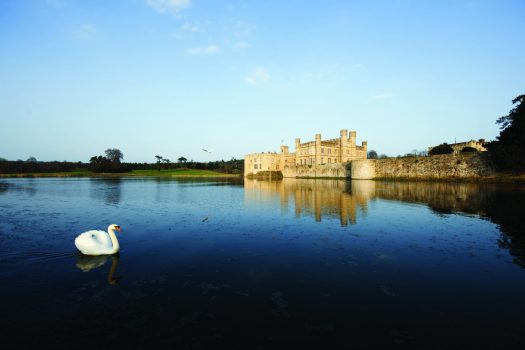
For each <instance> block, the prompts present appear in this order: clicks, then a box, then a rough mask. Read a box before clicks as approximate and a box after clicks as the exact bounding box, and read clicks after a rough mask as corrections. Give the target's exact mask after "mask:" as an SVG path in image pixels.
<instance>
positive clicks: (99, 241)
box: [75, 224, 120, 255]
mask: <svg viewBox="0 0 525 350" xmlns="http://www.w3.org/2000/svg"><path fill="white" fill-rule="evenodd" d="M115 230H117V231H120V226H119V225H115V224H111V225H109V226H108V232H104V231H100V230H91V231H87V232H84V233H81V234H80V235H78V237H77V238H75V246H76V247H77V249H78V250H80V251H81V252H82V254H85V255H109V254H115V253H117V252H118V251H119V249H120V246H119V244H118V240H117V236H115Z"/></svg>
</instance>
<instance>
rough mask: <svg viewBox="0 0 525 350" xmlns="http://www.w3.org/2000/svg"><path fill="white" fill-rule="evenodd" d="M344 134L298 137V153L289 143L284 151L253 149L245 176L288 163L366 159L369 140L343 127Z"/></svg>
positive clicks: (343, 161) (313, 164)
mask: <svg viewBox="0 0 525 350" xmlns="http://www.w3.org/2000/svg"><path fill="white" fill-rule="evenodd" d="M340 135H341V136H340V137H339V138H336V139H330V140H321V134H316V135H315V140H314V141H309V142H305V143H301V139H299V138H296V139H295V153H290V152H289V149H288V146H284V145H283V146H281V152H280V153H276V152H267V153H264V152H263V153H252V154H247V155H246V156H244V176H249V175H256V174H257V173H258V172H261V171H278V172H284V170H285V167H288V168H290V167H295V166H316V167H318V166H320V165H321V166H322V165H329V164H343V163H348V162H350V161H353V160H358V159H366V156H367V142H366V141H363V142H362V143H361V146H357V145H356V132H355V131H350V133H348V131H347V130H344V129H343V130H341V133H340Z"/></svg>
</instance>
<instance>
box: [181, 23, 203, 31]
mask: <svg viewBox="0 0 525 350" xmlns="http://www.w3.org/2000/svg"><path fill="white" fill-rule="evenodd" d="M180 28H181V29H182V30H183V31H185V32H192V33H195V32H199V31H200V28H199V27H198V26H197V25H196V24H192V23H184V24H183V25H182V27H180Z"/></svg>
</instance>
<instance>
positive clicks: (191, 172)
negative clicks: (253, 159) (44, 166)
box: [0, 169, 239, 177]
mask: <svg viewBox="0 0 525 350" xmlns="http://www.w3.org/2000/svg"><path fill="white" fill-rule="evenodd" d="M82 176H99V177H120V176H162V177H164V176H167V177H170V176H208V177H215V176H239V175H235V174H224V173H218V172H216V171H211V170H199V169H164V170H161V171H160V172H159V171H158V170H133V171H131V172H129V173H94V172H92V171H87V170H85V171H68V172H56V173H23V174H0V177H82Z"/></svg>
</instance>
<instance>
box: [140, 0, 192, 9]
mask: <svg viewBox="0 0 525 350" xmlns="http://www.w3.org/2000/svg"><path fill="white" fill-rule="evenodd" d="M146 3H147V4H148V5H149V6H150V7H151V8H153V9H154V10H156V11H158V12H167V11H173V12H179V11H181V10H184V9H186V8H188V7H190V6H191V0H146Z"/></svg>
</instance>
